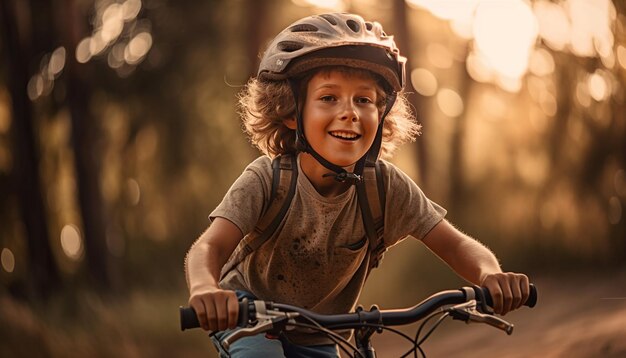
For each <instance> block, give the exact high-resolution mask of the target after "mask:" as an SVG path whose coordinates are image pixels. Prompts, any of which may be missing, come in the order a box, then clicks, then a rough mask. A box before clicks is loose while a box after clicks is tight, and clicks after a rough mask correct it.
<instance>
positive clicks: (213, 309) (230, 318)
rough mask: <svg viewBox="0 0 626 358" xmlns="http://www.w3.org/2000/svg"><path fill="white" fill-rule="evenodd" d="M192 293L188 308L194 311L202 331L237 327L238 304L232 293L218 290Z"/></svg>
mask: <svg viewBox="0 0 626 358" xmlns="http://www.w3.org/2000/svg"><path fill="white" fill-rule="evenodd" d="M193 291H194V292H192V294H191V296H190V298H189V306H190V307H192V308H193V309H194V310H195V311H196V314H197V315H198V322H200V327H202V329H204V330H205V331H212V332H216V331H223V330H225V329H227V328H235V326H237V317H238V315H239V302H238V300H237V295H235V292H234V291H228V290H222V289H219V288H205V289H196V290H193Z"/></svg>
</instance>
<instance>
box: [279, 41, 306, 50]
mask: <svg viewBox="0 0 626 358" xmlns="http://www.w3.org/2000/svg"><path fill="white" fill-rule="evenodd" d="M276 47H278V50H279V51H283V52H294V51H298V50H300V49H301V48H303V47H304V45H303V44H301V43H299V42H293V41H282V42H279V43H278V44H277V45H276Z"/></svg>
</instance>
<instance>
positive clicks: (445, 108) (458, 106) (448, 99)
mask: <svg viewBox="0 0 626 358" xmlns="http://www.w3.org/2000/svg"><path fill="white" fill-rule="evenodd" d="M437 105H438V106H439V110H440V111H441V112H443V114H445V115H446V116H448V117H451V118H454V117H458V116H460V115H461V114H462V113H463V99H462V98H461V96H460V95H459V94H458V93H457V92H456V91H454V90H452V89H449V88H442V89H441V90H439V92H438V93H437Z"/></svg>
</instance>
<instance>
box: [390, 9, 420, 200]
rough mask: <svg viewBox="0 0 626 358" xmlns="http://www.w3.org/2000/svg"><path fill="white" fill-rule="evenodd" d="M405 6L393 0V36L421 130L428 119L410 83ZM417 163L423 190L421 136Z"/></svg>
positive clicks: (409, 58)
mask: <svg viewBox="0 0 626 358" xmlns="http://www.w3.org/2000/svg"><path fill="white" fill-rule="evenodd" d="M407 10H408V9H407V6H406V2H405V1H404V0H394V2H393V19H394V23H395V32H394V38H395V41H396V45H397V46H398V48H399V49H400V53H401V54H402V55H403V56H406V57H407V58H408V61H407V66H406V85H405V87H404V91H405V92H406V93H408V94H410V95H409V96H408V100H409V102H410V103H411V104H412V105H413V107H414V108H415V111H416V113H415V115H416V116H417V120H418V121H419V122H420V123H421V125H422V130H423V131H424V130H427V125H428V121H427V119H426V117H425V116H422V115H420V113H424V110H423V109H424V106H423V102H424V101H422V98H421V97H420V96H419V95H418V94H417V93H415V89H414V88H413V84H412V83H411V58H413V49H412V46H411V44H412V41H411V29H410V26H409V22H408V14H407ZM417 165H418V171H419V175H420V186H421V187H422V189H424V190H428V172H427V171H428V153H427V151H426V142H425V140H424V138H423V137H420V138H418V139H417Z"/></svg>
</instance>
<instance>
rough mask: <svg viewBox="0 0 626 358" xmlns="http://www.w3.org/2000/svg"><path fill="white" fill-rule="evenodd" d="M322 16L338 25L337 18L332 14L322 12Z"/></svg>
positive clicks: (332, 23)
mask: <svg viewBox="0 0 626 358" xmlns="http://www.w3.org/2000/svg"><path fill="white" fill-rule="evenodd" d="M320 17H321V18H323V19H324V20H326V21H328V22H329V23H330V24H331V25H333V26H335V25H337V19H335V17H334V16H332V15H329V14H322V15H320Z"/></svg>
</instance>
